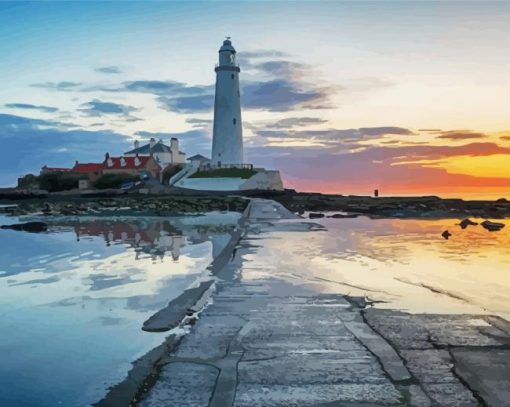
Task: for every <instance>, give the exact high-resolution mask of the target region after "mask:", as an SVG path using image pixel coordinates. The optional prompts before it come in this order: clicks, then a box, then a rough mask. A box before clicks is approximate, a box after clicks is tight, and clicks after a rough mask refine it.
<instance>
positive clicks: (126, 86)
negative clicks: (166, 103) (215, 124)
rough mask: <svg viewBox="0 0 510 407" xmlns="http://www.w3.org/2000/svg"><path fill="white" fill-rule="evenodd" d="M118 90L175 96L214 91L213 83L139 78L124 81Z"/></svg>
mask: <svg viewBox="0 0 510 407" xmlns="http://www.w3.org/2000/svg"><path fill="white" fill-rule="evenodd" d="M117 90H118V91H127V92H140V93H151V94H153V95H162V96H177V95H202V94H205V93H209V94H210V93H212V92H214V85H196V86H190V85H187V84H185V83H182V82H176V81H153V80H140V81H132V82H124V83H123V84H122V86H121V87H120V88H118V89H117Z"/></svg>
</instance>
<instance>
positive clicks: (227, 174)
mask: <svg viewBox="0 0 510 407" xmlns="http://www.w3.org/2000/svg"><path fill="white" fill-rule="evenodd" d="M256 173H257V171H255V170H251V169H249V168H218V169H215V170H210V171H197V172H195V173H194V174H193V175H191V176H190V178H244V179H247V178H251V177H253V176H254V175H255V174H256Z"/></svg>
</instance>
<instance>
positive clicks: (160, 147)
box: [124, 137, 186, 168]
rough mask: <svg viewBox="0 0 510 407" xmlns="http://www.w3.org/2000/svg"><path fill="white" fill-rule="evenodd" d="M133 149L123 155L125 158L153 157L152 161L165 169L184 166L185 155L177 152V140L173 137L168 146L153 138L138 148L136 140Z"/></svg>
mask: <svg viewBox="0 0 510 407" xmlns="http://www.w3.org/2000/svg"><path fill="white" fill-rule="evenodd" d="M134 147H135V148H134V149H133V150H130V151H127V152H125V153H124V155H125V156H126V157H135V156H137V155H138V156H139V157H148V156H150V157H153V158H154V160H155V161H156V162H157V163H158V164H159V165H160V166H161V168H165V167H166V166H168V165H170V164H185V163H186V154H185V153H183V152H182V151H180V150H179V140H178V139H176V138H175V137H172V138H171V139H170V145H169V146H167V145H165V144H164V143H163V140H161V139H160V140H159V141H156V139H155V138H151V139H150V141H149V143H148V144H144V145H142V146H140V142H139V141H138V140H136V141H135V143H134Z"/></svg>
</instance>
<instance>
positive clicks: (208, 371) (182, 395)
mask: <svg viewBox="0 0 510 407" xmlns="http://www.w3.org/2000/svg"><path fill="white" fill-rule="evenodd" d="M218 374H219V370H218V369H217V368H215V367H214V366H211V365H204V364H197V363H189V362H175V363H169V364H167V365H166V366H164V367H163V369H162V371H161V374H160V377H159V380H158V382H157V383H156V384H155V385H154V387H152V389H151V390H149V392H148V393H147V394H146V395H145V396H144V398H143V399H142V401H140V402H139V403H138V405H139V406H140V407H168V406H189V407H204V406H208V405H209V400H210V399H211V396H212V394H213V391H214V386H215V383H216V379H217V377H218Z"/></svg>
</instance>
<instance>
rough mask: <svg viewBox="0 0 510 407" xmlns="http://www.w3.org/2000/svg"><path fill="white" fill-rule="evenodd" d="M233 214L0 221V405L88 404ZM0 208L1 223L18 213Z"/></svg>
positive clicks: (123, 368)
mask: <svg viewBox="0 0 510 407" xmlns="http://www.w3.org/2000/svg"><path fill="white" fill-rule="evenodd" d="M238 216H239V215H238V214H233V213H227V214H220V213H213V214H209V215H206V216H200V217H189V218H175V219H172V220H165V221H162V220H161V219H157V218H155V219H144V220H136V219H110V220H108V219H81V220H80V221H79V222H77V221H70V220H67V219H60V220H58V221H57V222H55V224H53V225H50V229H49V233H38V234H36V233H26V232H16V231H11V230H0V244H1V250H0V332H1V339H0V355H1V358H2V361H1V363H0V405H1V406H58V405H63V406H71V405H72V406H85V405H89V404H90V403H92V402H95V401H98V400H99V399H101V398H102V397H103V396H104V394H105V392H106V389H107V388H108V387H109V386H111V385H113V384H116V383H117V382H119V381H120V380H121V379H123V378H124V377H125V375H126V373H127V372H128V370H129V369H130V367H131V362H132V361H134V360H136V359H137V358H138V357H140V356H142V355H143V354H145V353H146V352H147V351H148V350H150V349H152V348H154V347H155V346H157V345H159V344H160V343H161V342H162V341H163V339H164V338H165V336H166V335H167V334H165V333H148V332H144V331H142V330H141V326H142V324H143V322H144V321H145V320H146V319H147V318H149V317H150V316H151V315H153V314H154V313H155V312H157V311H158V310H160V309H161V308H163V307H164V306H166V304H167V303H168V302H169V301H170V300H171V299H172V298H175V297H176V296H178V295H179V294H180V293H181V292H182V291H183V290H184V289H186V288H187V287H189V286H190V285H191V284H194V283H195V282H196V281H197V280H199V279H200V278H202V277H204V276H205V275H206V274H207V271H206V267H207V266H208V264H209V263H210V262H211V260H212V258H213V256H214V255H215V254H216V253H217V252H219V251H221V249H222V248H223V247H224V245H225V244H226V243H227V242H228V240H229V236H230V235H229V233H228V232H229V231H230V230H231V229H232V228H233V227H234V225H235V224H236V222H237V219H238ZM16 221H17V219H15V218H6V217H1V218H0V224H7V223H16Z"/></svg>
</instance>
